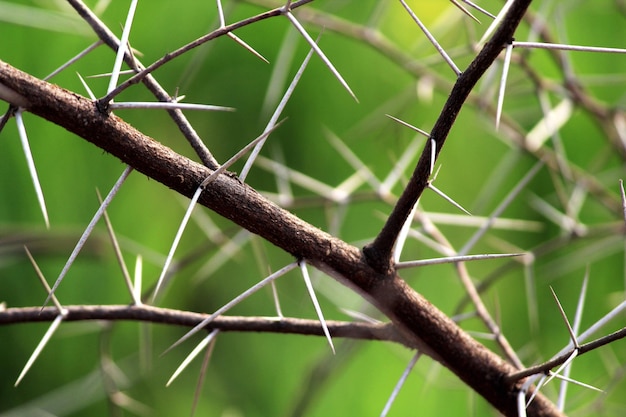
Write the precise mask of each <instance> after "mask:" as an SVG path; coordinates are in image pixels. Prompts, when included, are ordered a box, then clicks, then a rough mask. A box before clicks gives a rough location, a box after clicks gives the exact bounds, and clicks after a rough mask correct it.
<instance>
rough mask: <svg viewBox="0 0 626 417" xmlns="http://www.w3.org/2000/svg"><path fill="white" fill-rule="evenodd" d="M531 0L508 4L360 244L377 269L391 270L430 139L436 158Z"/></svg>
mask: <svg viewBox="0 0 626 417" xmlns="http://www.w3.org/2000/svg"><path fill="white" fill-rule="evenodd" d="M530 1H531V0H519V1H516V2H515V3H514V4H513V5H512V6H511V8H510V9H509V12H508V13H507V15H506V16H505V17H504V19H503V20H502V23H501V24H500V26H499V27H498V29H497V30H496V32H495V33H494V35H493V37H492V38H491V39H490V40H489V42H487V44H485V46H484V47H483V49H482V50H481V51H480V53H479V54H478V55H477V56H476V58H475V59H474V60H473V61H472V62H471V63H470V65H469V66H468V67H467V69H466V70H465V71H464V72H463V73H462V74H461V75H460V76H459V78H458V79H457V81H456V83H455V84H454V87H453V88H452V91H451V93H450V95H449V97H448V100H447V101H446V103H445V104H444V106H443V109H442V110H441V113H440V114H439V118H438V119H437V121H436V122H435V126H434V127H433V129H432V130H431V132H430V137H431V140H429V141H427V142H426V146H425V147H424V151H423V152H422V156H421V157H420V159H419V161H418V163H417V166H416V167H415V170H414V171H413V175H412V176H411V179H410V180H409V183H408V185H407V187H406V188H405V189H404V191H403V193H402V195H401V196H400V199H399V200H398V202H397V204H396V205H395V207H394V208H393V211H392V212H391V214H390V215H389V217H388V218H387V222H386V223H385V225H384V226H383V228H382V230H381V231H380V233H379V234H378V236H376V239H375V240H374V241H373V242H372V243H370V244H369V245H367V246H365V248H363V252H364V253H365V255H366V256H367V259H368V262H369V263H370V265H371V266H372V267H373V268H374V269H376V270H377V271H378V272H380V273H384V274H389V273H391V271H392V270H393V265H392V252H393V248H394V245H395V243H396V239H397V238H398V235H399V234H400V230H401V229H402V226H403V225H404V223H405V222H406V220H407V219H408V217H409V214H410V213H411V210H413V207H414V206H415V204H416V203H417V200H418V199H419V198H420V196H421V195H422V192H423V191H424V189H425V188H426V186H427V185H428V179H429V177H430V175H431V166H432V165H433V163H434V161H433V160H432V155H433V153H432V144H433V142H434V145H435V151H434V159H435V160H436V159H437V156H438V155H439V153H440V152H441V148H443V145H444V143H445V141H446V139H447V137H448V134H449V133H450V129H452V126H453V125H454V122H455V120H456V117H457V115H458V114H459V112H460V111H461V108H462V107H463V105H464V103H465V100H466V99H467V96H468V95H469V93H470V92H471V91H472V89H473V88H474V86H475V85H476V83H477V82H478V80H479V79H480V78H481V77H482V75H483V74H484V73H485V71H486V70H487V69H488V68H489V67H490V66H491V64H492V63H493V62H494V61H495V60H496V59H497V58H498V55H500V52H501V51H502V48H504V46H506V45H507V44H508V43H510V42H511V39H512V38H513V34H514V33H515V29H516V28H517V26H518V25H519V22H520V21H521V19H522V17H523V16H524V13H525V12H526V9H527V8H528V6H529V5H530Z"/></svg>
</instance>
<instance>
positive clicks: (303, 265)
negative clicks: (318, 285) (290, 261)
mask: <svg viewBox="0 0 626 417" xmlns="http://www.w3.org/2000/svg"><path fill="white" fill-rule="evenodd" d="M299 265H300V270H301V271H302V278H303V279H304V284H305V285H306V289H307V291H308V292H309V296H310V297H311V301H312V302H313V307H314V308H315V312H316V313H317V317H318V318H319V320H320V323H321V324H322V329H323V330H324V334H325V335H326V340H328V344H329V345H330V349H331V350H332V351H333V355H334V354H335V346H334V345H333V339H332V338H331V337H330V332H329V331H328V326H327V325H326V320H325V319H324V315H323V314H322V308H321V307H320V304H319V302H318V301H317V296H316V295H315V291H314V290H313V284H311V278H310V277H309V271H308V269H307V267H306V262H305V261H300V262H299Z"/></svg>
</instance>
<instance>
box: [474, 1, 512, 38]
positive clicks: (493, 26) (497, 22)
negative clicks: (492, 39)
mask: <svg viewBox="0 0 626 417" xmlns="http://www.w3.org/2000/svg"><path fill="white" fill-rule="evenodd" d="M513 3H514V1H513V0H507V2H506V3H505V4H504V6H502V9H500V12H499V13H498V15H497V16H496V17H495V19H493V22H491V25H489V27H488V28H487V30H486V31H485V33H484V34H483V36H482V38H481V39H480V41H478V45H477V47H478V49H481V48H482V47H483V45H484V43H485V42H486V41H487V38H489V36H491V34H492V33H493V31H494V30H496V28H497V27H498V25H500V22H501V21H502V19H504V16H505V15H506V14H507V12H508V11H509V9H510V8H511V6H512V5H513Z"/></svg>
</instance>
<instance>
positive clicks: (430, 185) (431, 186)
mask: <svg viewBox="0 0 626 417" xmlns="http://www.w3.org/2000/svg"><path fill="white" fill-rule="evenodd" d="M428 188H430V189H431V190H433V191H434V192H435V193H437V194H438V195H439V196H441V197H443V198H444V199H445V200H446V201H447V202H448V203H450V204H452V205H453V206H454V207H456V208H458V209H459V210H461V211H462V212H463V213H465V214H467V215H468V216H471V215H472V213H470V212H469V211H467V210H465V209H464V208H463V206H461V205H460V204H459V203H457V202H456V201H454V200H453V199H452V198H450V197H449V196H448V195H446V194H445V193H444V192H443V191H441V190H440V189H438V188H437V187H435V186H434V185H433V184H432V182H429V183H428Z"/></svg>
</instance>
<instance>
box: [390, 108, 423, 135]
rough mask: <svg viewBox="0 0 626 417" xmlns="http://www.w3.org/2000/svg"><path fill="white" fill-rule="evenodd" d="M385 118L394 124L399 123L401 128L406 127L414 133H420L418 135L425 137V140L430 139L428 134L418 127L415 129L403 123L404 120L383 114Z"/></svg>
mask: <svg viewBox="0 0 626 417" xmlns="http://www.w3.org/2000/svg"><path fill="white" fill-rule="evenodd" d="M385 116H387V117H388V118H390V119H391V120H393V121H396V122H398V123H400V124H401V125H402V126H406V127H408V128H409V129H412V130H414V131H416V132H417V133H420V134H422V135H424V136H426V137H427V138H429V139H430V134H429V133H428V132H426V131H425V130H422V129H420V128H419V127H415V126H413V125H412V124H410V123H407V122H405V121H404V120H400V119H398V118H397V117H393V116H392V115H390V114H385Z"/></svg>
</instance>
